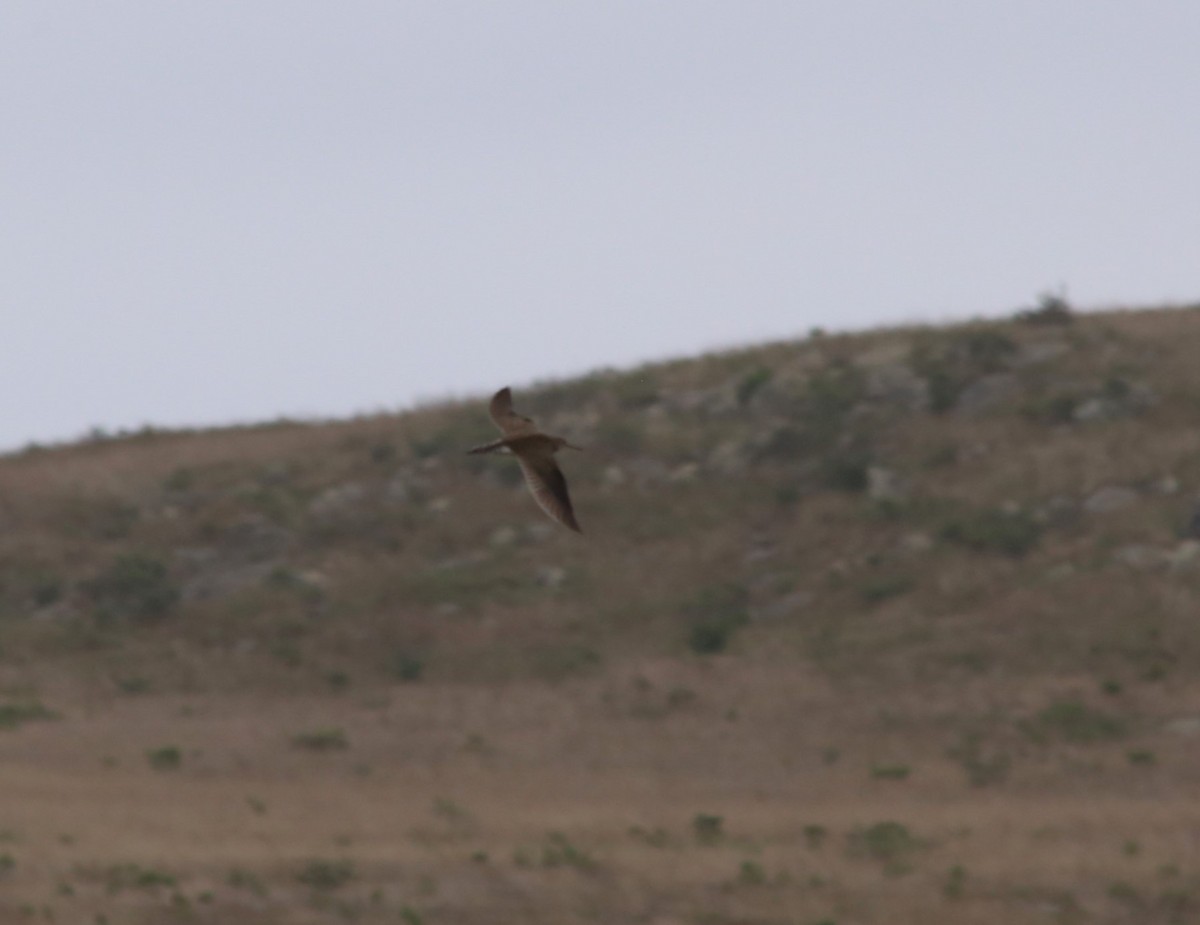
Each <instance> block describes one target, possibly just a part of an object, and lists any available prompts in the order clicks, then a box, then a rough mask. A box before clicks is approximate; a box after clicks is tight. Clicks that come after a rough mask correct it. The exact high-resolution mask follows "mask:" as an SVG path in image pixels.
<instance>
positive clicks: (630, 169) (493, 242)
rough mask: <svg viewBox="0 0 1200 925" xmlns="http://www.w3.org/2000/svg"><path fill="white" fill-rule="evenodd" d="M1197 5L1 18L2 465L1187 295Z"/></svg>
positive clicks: (680, 5)
mask: <svg viewBox="0 0 1200 925" xmlns="http://www.w3.org/2000/svg"><path fill="white" fill-rule="evenodd" d="M1198 48H1200V3H1196V2H1195V0H1178V2H1166V0H1159V2H1155V0H1147V2H1139V3H1133V2H1107V0H1077V2H1065V0H1005V2H984V0H980V2H964V0H943V2H931V0H905V2H902V3H898V2H895V0H839V2H836V3H835V2H832V0H830V2H821V3H817V2H800V0H793V2H757V0H738V2H732V0H730V2H724V3H714V2H702V0H661V2H654V0H604V2H597V3H562V2H556V0H543V2H523V0H509V2H503V3H496V2H485V0H478V2H453V0H427V2H419V3H418V2H401V0H389V2H377V0H364V2H350V3H329V2H308V0H274V2H267V0H263V2H246V0H236V2H232V0H225V2H220V0H203V2H201V0H191V2H177V3H164V2H162V0H144V2H133V0H117V2H110V3H96V2H93V0H57V2H53V3H47V2H45V0H6V2H5V3H4V4H3V5H2V6H0V249H2V251H0V252H2V253H3V258H2V263H0V356H2V362H0V392H2V394H3V395H4V396H5V400H4V402H3V409H2V410H0V448H4V447H14V446H18V445H20V444H22V443H24V442H26V441H29V440H39V441H49V440H59V439H66V438H71V437H75V436H78V435H80V434H81V433H82V432H84V431H85V430H86V429H87V428H89V427H91V426H101V427H105V428H109V429H116V428H122V427H126V428H133V427H137V426H140V425H141V424H143V423H153V424H157V425H166V426H179V425H202V424H210V423H221V422H230V421H247V420H257V419H264V418H271V417H275V416H278V415H284V414H286V415H295V416H310V415H317V416H339V415H346V414H350V413H353V412H360V411H370V410H378V409H384V408H394V407H397V406H406V405H410V404H412V403H414V402H415V401H418V400H421V399H425V398H434V397H441V396H448V395H463V394H468V393H471V392H481V393H482V392H486V391H489V390H491V389H493V388H495V387H497V386H499V385H503V384H507V383H511V384H513V385H520V384H523V383H528V382H530V381H531V380H534V379H537V378H541V377H548V376H559V375H569V374H573V373H578V372H584V371H586V370H588V369H591V368H594V367H598V366H605V365H614V366H621V365H628V364H630V363H634V362H637V361H641V360H646V359H652V358H658V357H663V356H669V355H682V354H688V353H692V352H695V351H697V350H700V349H705V348H714V347H720V346H723V345H727V344H741V343H746V342H751V341H756V340H763V339H771V338H780V337H789V336H795V335H798V334H800V333H803V332H805V331H807V330H808V329H809V328H811V327H813V326H814V325H820V326H824V327H827V328H844V327H861V326H864V325H870V324H877V323H889V322H898V321H906V320H932V319H943V318H956V317H966V316H970V315H976V314H994V313H999V312H1007V311H1010V310H1012V309H1014V308H1016V307H1018V306H1020V305H1022V304H1029V303H1030V302H1031V301H1032V300H1033V299H1034V297H1035V296H1036V294H1037V293H1038V292H1040V291H1043V290H1047V289H1053V288H1056V287H1058V286H1060V285H1065V286H1067V287H1068V294H1069V296H1070V298H1071V299H1072V301H1074V302H1077V303H1079V304H1083V305H1086V306H1097V307H1099V306H1105V305H1115V304H1146V303H1155V302H1160V301H1194V300H1196V299H1198V298H1200V170H1198V168H1197V165H1198V164H1200V115H1198V113H1200V57H1198V56H1197V49H1198Z"/></svg>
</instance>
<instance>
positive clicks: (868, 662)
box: [0, 299, 1200, 925]
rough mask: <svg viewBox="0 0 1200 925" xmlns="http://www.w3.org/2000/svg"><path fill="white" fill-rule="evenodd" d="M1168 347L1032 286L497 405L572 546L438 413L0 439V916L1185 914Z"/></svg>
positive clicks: (1182, 589)
mask: <svg viewBox="0 0 1200 925" xmlns="http://www.w3.org/2000/svg"><path fill="white" fill-rule="evenodd" d="M1197 357H1200V309H1197V308H1179V309H1163V310H1154V311H1139V312H1114V313H1106V314H1095V315H1074V314H1072V313H1070V312H1069V311H1068V310H1067V309H1066V307H1065V306H1064V305H1063V304H1061V303H1059V302H1057V301H1055V300H1053V299H1049V300H1046V301H1044V302H1043V303H1042V305H1041V306H1040V307H1039V308H1038V309H1036V310H1032V311H1030V312H1027V313H1024V314H1023V315H1021V316H1018V317H1016V318H1014V319H1012V320H1009V321H1003V322H986V323H985V322H977V323H971V324H966V325H960V326H954V327H946V328H912V329H898V330H887V331H877V332H870V333H865V334H856V335H825V334H821V333H819V332H814V333H813V334H811V335H810V336H808V337H805V338H804V339H801V340H797V341H794V342H788V343H778V344H770V345H766V346H762V347H756V348H752V349H745V350H739V351H736V352H730V353H724V354H714V355H710V356H703V357H699V358H694V359H686V360H680V361H674V362H669V363H663V364H655V365H649V366H646V367H643V368H639V369H636V370H626V371H613V372H607V371H606V372H599V373H596V374H594V375H590V376H587V377H584V378H580V379H577V380H572V381H566V382H554V383H544V384H534V385H532V386H528V387H522V384H521V383H519V382H514V383H512V385H513V386H514V392H515V396H516V403H517V408H518V410H520V411H522V412H523V413H525V414H528V415H530V416H532V417H533V418H534V419H535V420H536V421H537V422H538V424H539V425H541V426H542V427H543V428H544V429H545V430H547V431H548V432H550V433H557V434H562V435H564V436H567V437H568V438H569V439H571V440H572V441H573V442H577V443H579V444H581V445H583V446H584V447H585V448H586V451H585V452H584V453H567V454H564V456H562V457H561V462H562V464H563V467H564V469H565V471H566V473H567V476H568V479H569V480H570V484H571V489H572V495H573V498H574V500H575V507H576V513H577V514H578V517H579V520H580V522H581V524H582V525H583V529H584V531H585V534H584V535H583V536H582V537H580V536H576V535H573V534H570V533H568V532H567V531H565V530H562V529H560V528H558V527H556V526H555V525H554V524H552V523H551V522H550V521H549V520H547V519H546V518H545V517H544V516H543V515H542V514H541V513H540V512H539V511H538V510H537V508H536V507H535V505H534V504H533V502H532V500H531V499H530V498H529V496H528V494H527V492H526V490H525V488H524V486H523V484H522V483H521V480H520V473H519V470H518V469H517V467H516V466H515V464H514V463H513V461H512V460H510V459H505V458H502V457H476V456H467V455H466V454H465V450H466V449H467V448H469V447H470V446H472V445H475V444H477V443H480V442H483V441H485V440H488V439H491V436H492V433H493V429H492V425H491V423H490V421H489V420H488V417H487V413H486V396H480V397H478V399H476V400H473V401H471V402H468V403H464V404H447V405H443V406H437V407H428V408H422V409H418V410H415V411H412V412H407V413H403V414H398V415H381V416H377V417H371V418H362V419H356V420H352V421H346V422H339V423H330V424H302V423H294V422H278V423H273V424H266V425H262V426H256V427H247V428H238V429H229V430H221V431H207V432H187V433H177V432H153V431H147V432H142V433H137V434H132V435H124V436H120V437H102V436H98V437H97V438H96V439H92V440H89V441H86V442H82V443H78V444H74V445H70V446H62V447H54V448H36V447H34V448H29V449H27V450H25V451H23V452H21V453H17V454H13V455H10V456H8V457H4V458H0V694H2V696H0V785H3V787H4V789H5V791H6V792H7V793H9V794H10V795H15V796H16V799H14V800H13V802H12V805H11V806H9V807H8V808H0V836H4V841H6V842H8V844H0V884H3V885H4V886H5V887H6V890H7V892H4V893H0V914H7V915H8V916H10V917H11V920H12V921H21V920H25V919H28V920H31V921H32V920H39V917H41V918H42V919H45V920H50V919H51V918H53V920H56V921H84V920H87V921H91V920H93V919H95V920H96V921H100V920H101V919H99V918H95V917H96V916H101V917H103V916H108V917H109V918H108V920H109V921H113V922H116V921H122V922H124V921H129V922H147V923H149V922H160V921H161V922H174V921H193V922H194V921H200V922H208V921H211V922H228V921H238V922H263V923H272V922H285V921H286V922H308V921H313V922H325V921H330V922H334V921H363V922H376V921H379V922H383V921H406V922H409V923H410V925H411V923H414V922H428V923H434V922H455V923H458V922H462V923H467V922H496V921H522V922H643V923H654V925H669V923H697V925H700V923H704V925H720V923H730V925H732V923H735V922H737V923H741V922H753V923H759V925H783V923H798V925H816V923H837V925H846V923H852V922H853V923H883V922H898V921H922V922H941V921H944V922H954V923H992V922H995V923H1000V922H1003V923H1006V925H1007V923H1024V922H1070V923H1074V922H1139V923H1147V922H1149V923H1153V922H1163V923H1166V922H1187V921H1195V920H1200V846H1198V845H1197V843H1196V841H1195V838H1194V834H1195V831H1196V830H1197V829H1196V826H1197V825H1198V824H1200V811H1198V810H1197V808H1196V807H1195V805H1193V803H1192V802H1191V800H1192V798H1193V797H1194V795H1195V793H1196V786H1197V784H1198V783H1200V682H1198V681H1197V678H1198V677H1200V619H1198V617H1200V523H1198V522H1197V521H1196V519H1195V517H1196V515H1197V511H1198V509H1197V506H1196V501H1197V498H1198V497H1200V362H1197ZM503 384H505V383H497V386H499V385H503ZM5 858H7V861H5V860H4V859H5ZM6 903H7V904H8V905H6ZM80 915H86V916H88V918H87V919H84V918H80V917H79V916H80ZM21 917H24V918H21ZM2 920H3V921H8V920H10V918H3V919H2Z"/></svg>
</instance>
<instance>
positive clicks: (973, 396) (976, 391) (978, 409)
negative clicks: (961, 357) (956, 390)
mask: <svg viewBox="0 0 1200 925" xmlns="http://www.w3.org/2000/svg"><path fill="white" fill-rule="evenodd" d="M1020 391H1021V383H1020V381H1019V380H1018V379H1017V377H1016V376H1014V375H1013V374H1012V373H992V374H991V375H989V376H984V377H983V378H982V379H978V380H976V381H975V382H973V383H971V384H970V385H969V386H967V387H966V388H965V389H963V391H962V394H960V395H959V396H958V401H956V402H955V403H954V410H955V411H957V412H958V413H959V414H965V415H968V416H970V415H975V414H982V413H984V412H986V411H992V410H994V409H996V408H999V407H1000V406H1001V405H1004V404H1006V403H1007V402H1009V401H1011V400H1013V399H1014V398H1016V397H1017V395H1018V393H1019V392H1020Z"/></svg>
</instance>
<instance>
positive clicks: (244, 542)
mask: <svg viewBox="0 0 1200 925" xmlns="http://www.w3.org/2000/svg"><path fill="white" fill-rule="evenodd" d="M293 540H294V537H293V535H292V532H291V531H290V530H287V529H286V528H284V527H281V526H279V524H276V523H272V522H271V521H269V520H267V518H265V517H263V516H261V515H250V516H247V517H243V518H241V519H240V520H238V521H236V522H234V523H233V524H232V525H231V526H230V527H229V528H228V529H227V530H226V531H225V534H224V535H223V536H222V537H221V541H220V547H219V549H220V553H221V555H222V556H223V557H224V558H226V559H234V560H237V561H240V562H261V561H264V560H267V559H277V558H278V557H279V556H281V555H283V554H284V553H285V552H286V551H287V550H288V548H289V547H291V545H292V542H293Z"/></svg>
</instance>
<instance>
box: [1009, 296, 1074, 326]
mask: <svg viewBox="0 0 1200 925" xmlns="http://www.w3.org/2000/svg"><path fill="white" fill-rule="evenodd" d="M1014 317H1015V318H1016V320H1017V321H1020V322H1022V323H1024V324H1038V325H1058V324H1070V323H1071V322H1072V321H1074V320H1075V313H1074V311H1073V310H1072V308H1071V305H1070V303H1068V302H1067V299H1066V296H1065V295H1062V294H1061V293H1053V292H1043V293H1042V294H1041V295H1039V296H1038V300H1037V305H1035V306H1034V307H1033V308H1024V309H1021V310H1020V311H1018V312H1017V313H1016V315H1015V316H1014Z"/></svg>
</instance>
